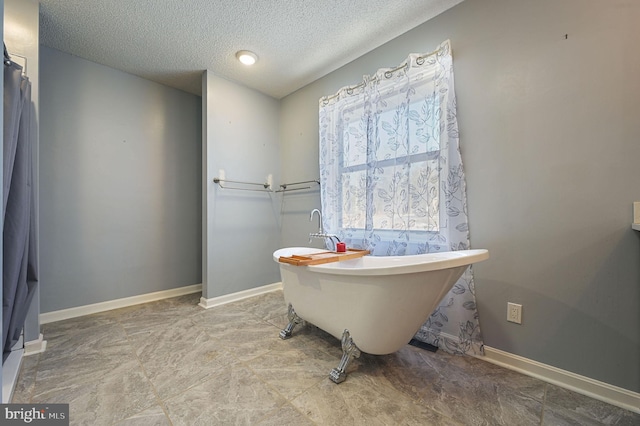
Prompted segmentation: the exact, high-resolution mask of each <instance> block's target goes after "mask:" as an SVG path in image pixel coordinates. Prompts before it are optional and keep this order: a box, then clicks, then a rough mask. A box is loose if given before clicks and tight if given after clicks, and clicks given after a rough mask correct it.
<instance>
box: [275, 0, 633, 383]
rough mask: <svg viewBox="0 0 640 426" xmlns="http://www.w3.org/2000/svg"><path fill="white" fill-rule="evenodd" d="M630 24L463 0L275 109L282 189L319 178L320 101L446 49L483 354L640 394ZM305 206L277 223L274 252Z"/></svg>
mask: <svg viewBox="0 0 640 426" xmlns="http://www.w3.org/2000/svg"><path fill="white" fill-rule="evenodd" d="M639 21H640V3H638V2H637V1H632V0H610V1H601V0H563V1H561V2H559V1H556V0H539V1H536V2H533V1H526V2H525V1H510V0H466V1H465V2H463V3H461V4H459V5H457V6H456V7H454V8H453V9H451V10H449V11H447V12H445V13H443V14H442V15H440V16H438V17H436V18H434V19H433V20H431V21H429V22H427V23H425V24H423V25H421V26H419V27H417V28H415V29H414V30H412V31H410V32H408V33H406V34H404V35H402V36H400V37H398V38H396V39H394V40H392V41H391V42H389V43H387V44H385V45H384V46H382V47H380V48H378V49H376V50H374V51H372V52H371V53H369V54H367V55H365V56H363V57H361V58H359V59H357V60H355V61H353V62H352V63H350V64H348V65H346V66H344V67H342V68H340V69H339V70H337V71H335V72H333V73H331V74H329V75H327V76H326V77H324V78H322V79H320V80H318V81H316V82H314V83H312V84H310V85H309V86H306V87H304V88H302V89H300V90H299V91H297V92H296V93H294V94H292V95H290V96H288V97H286V98H284V99H283V100H282V106H281V108H282V113H281V127H282V129H281V135H282V147H281V156H282V165H283V167H282V175H283V180H287V179H289V178H297V177H298V176H307V175H312V176H316V175H317V173H318V99H319V98H320V97H321V96H323V95H326V94H333V93H335V92H336V91H337V90H338V89H339V88H340V87H342V86H345V85H353V84H355V83H358V82H359V81H360V79H361V77H362V75H363V74H371V73H373V72H374V71H376V70H377V69H378V68H381V67H390V66H395V65H398V64H400V63H401V62H402V61H403V60H404V59H405V58H406V57H407V55H408V54H409V53H410V52H427V51H430V50H431V49H433V48H435V47H436V46H437V45H438V44H439V43H440V42H442V41H443V40H445V39H450V40H451V42H452V47H453V56H454V70H455V78H456V92H457V99H458V120H459V126H460V135H461V151H462V157H463V161H464V163H465V168H466V174H467V190H468V204H469V222H470V232H471V243H472V246H473V247H476V248H480V247H482V248H487V249H489V250H490V252H491V259H490V260H489V261H486V262H484V263H480V264H478V265H476V267H475V277H476V291H477V301H478V309H479V314H480V326H481V328H482V331H483V334H484V338H485V344H486V345H488V346H491V347H494V348H497V349H501V350H504V351H507V352H510V353H513V354H517V355H521V356H524V357H526V358H529V359H532V360H536V361H539V362H542V363H545V364H549V365H552V366H555V367H558V368H561V369H564V370H568V371H572V372H575V373H577V374H580V375H583V376H587V377H591V378H594V379H596V380H600V381H603V382H606V383H610V384H613V385H616V386H620V387H622V388H625V389H629V390H631V391H635V392H639V391H640V363H639V362H638V360H639V359H640V233H638V232H635V231H632V230H631V222H632V209H631V206H632V202H633V201H639V200H640V166H639V163H638V159H640V119H639V117H640V84H639V83H638V82H639V81H640V80H638V76H639V75H640V56H639V55H637V54H635V53H634V52H636V51H637V46H638V45H639V44H640V32H638V30H637V22H639ZM565 35H567V36H566V37H565ZM318 205H319V196H318V195H315V196H314V195H309V196H307V197H306V198H304V197H299V198H298V199H297V203H296V204H295V207H292V208H291V209H290V210H287V211H285V212H284V214H283V218H282V240H283V242H284V243H285V244H286V245H294V244H305V242H306V237H305V235H306V233H308V232H309V230H308V228H307V227H308V222H306V220H308V217H307V216H306V215H308V211H309V210H310V209H312V208H314V207H317V206H318ZM507 301H511V302H516V303H521V304H522V305H523V324H522V325H516V324H512V323H507V322H506V306H507Z"/></svg>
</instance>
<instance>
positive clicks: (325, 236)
mask: <svg viewBox="0 0 640 426" xmlns="http://www.w3.org/2000/svg"><path fill="white" fill-rule="evenodd" d="M316 213H318V232H311V233H310V234H309V243H311V240H312V239H313V238H323V239H325V240H327V239H328V240H329V241H330V242H331V243H332V244H333V246H334V249H336V247H337V244H338V243H339V242H340V238H338V236H337V235H335V234H325V233H324V229H323V228H322V212H320V210H318V209H313V210H311V214H310V215H309V222H312V221H313V215H314V214H316ZM334 239H335V240H336V241H335V242H334V241H333V240H334Z"/></svg>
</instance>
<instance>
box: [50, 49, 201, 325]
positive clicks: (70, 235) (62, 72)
mask: <svg viewBox="0 0 640 426" xmlns="http://www.w3.org/2000/svg"><path fill="white" fill-rule="evenodd" d="M40 52H41V64H40V65H41V69H42V70H43V71H44V72H43V73H42V75H41V80H40V81H41V95H40V100H41V111H42V114H41V122H40V135H41V137H40V138H41V144H40V145H41V149H40V185H41V187H40V225H41V227H40V250H41V277H42V278H41V306H42V308H41V311H42V312H51V311H55V310H59V309H63V308H69V307H75V306H82V305H87V304H91V303H97V302H103V301H107V300H114V299H118V298H123V297H129V296H134V295H139V294H145V293H150V292H154V291H160V290H167V289H171V288H177V287H182V286H186V285H192V284H198V283H200V282H201V276H200V271H201V256H202V254H201V186H200V175H201V152H200V146H201V121H200V120H201V111H200V108H201V106H200V98H199V97H197V96H194V95H191V94H187V93H185V92H181V91H178V90H175V89H171V88H168V87H165V86H162V85H159V84H156V83H153V82H150V81H147V80H144V79H141V78H139V77H135V76H133V75H130V74H126V73H123V72H120V71H117V70H114V69H112V68H108V67H105V66H102V65H98V64H96V63H93V62H89V61H86V60H83V59H80V58H77V57H74V56H71V55H68V54H65V53H62V52H59V51H56V50H53V49H49V48H46V47H41V51H40Z"/></svg>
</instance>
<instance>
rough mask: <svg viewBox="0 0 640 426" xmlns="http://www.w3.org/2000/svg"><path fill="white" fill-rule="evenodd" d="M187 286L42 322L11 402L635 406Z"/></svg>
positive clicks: (272, 412)
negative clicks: (351, 347) (348, 346)
mask: <svg viewBox="0 0 640 426" xmlns="http://www.w3.org/2000/svg"><path fill="white" fill-rule="evenodd" d="M198 298H199V295H198V294H194V295H188V296H182V297H177V298H173V299H166V300H162V301H158V302H152V303H146V304H143V305H138V306H133V307H128V308H123V309H118V310H114V311H110V312H105V313H101V314H95V315H90V316H86V317H82V318H75V319H71V320H66V321H60V322H57V323H51V324H46V325H44V326H43V333H44V336H45V339H46V340H47V342H48V346H47V350H46V352H45V353H43V354H40V355H34V356H30V357H26V358H24V361H23V366H22V370H21V373H20V377H19V379H18V383H17V387H16V391H15V393H14V397H13V402H16V403H21V402H23V403H69V404H70V417H71V424H74V425H76V424H77V425H189V426H194V425H207V426H208V425H278V426H282V425H296V426H304V425H314V424H324V425H332V426H333V425H367V426H371V425H421V426H422V425H601V424H605V425H639V424H640V415H639V414H634V413H632V412H629V411H625V410H622V409H620V408H617V407H613V406H610V405H607V404H604V403H601V402H599V401H595V400H592V399H589V398H586V397H583V396H581V395H578V394H576V393H573V392H570V391H567V390H564V389H561V388H559V387H556V386H553V385H550V384H546V383H544V382H541V381H539V380H536V379H533V378H530V377H527V376H524V375H521V374H518V373H515V372H513V371H510V370H506V369H503V368H500V367H497V366H495V365H493V364H490V363H488V362H484V361H482V360H478V359H475V358H472V357H460V356H451V355H448V354H446V353H444V352H443V351H438V352H437V353H432V352H428V351H425V350H422V349H418V348H415V347H412V346H406V347H405V348H403V349H402V350H400V351H398V352H396V353H394V354H391V355H385V356H372V355H367V354H363V355H362V357H361V358H359V359H357V360H355V361H354V362H353V363H352V364H351V365H350V366H349V369H348V373H349V376H348V377H347V380H346V381H345V382H344V383H342V384H340V385H336V384H334V383H333V382H331V381H330V380H329V379H328V377H327V375H328V372H329V371H330V370H331V369H332V368H333V367H335V366H337V364H338V362H339V359H340V356H341V349H340V342H339V341H338V340H337V339H335V338H333V337H331V336H329V335H327V334H326V333H324V332H323V331H321V330H319V329H317V328H315V327H312V326H306V327H304V328H298V329H296V330H295V331H294V335H293V337H292V338H291V339H289V340H281V339H280V338H279V337H278V333H279V330H280V329H281V328H283V327H284V326H285V325H286V308H285V306H284V300H283V296H282V292H281V291H276V292H272V293H268V294H264V295H261V296H257V297H253V298H250V299H245V300H242V301H239V302H235V303H230V304H227V305H224V306H220V307H216V308H213V309H209V310H204V309H202V308H200V307H198V306H197V305H196V303H197V302H198Z"/></svg>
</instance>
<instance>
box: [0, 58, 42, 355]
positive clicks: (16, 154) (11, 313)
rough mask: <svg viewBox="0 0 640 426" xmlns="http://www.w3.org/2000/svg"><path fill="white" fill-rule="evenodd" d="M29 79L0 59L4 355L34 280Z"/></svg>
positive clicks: (17, 331)
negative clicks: (0, 80)
mask: <svg viewBox="0 0 640 426" xmlns="http://www.w3.org/2000/svg"><path fill="white" fill-rule="evenodd" d="M30 129H31V83H30V82H29V79H28V78H27V77H25V76H23V75H22V67H21V66H19V65H17V64H15V63H14V62H12V61H11V60H10V59H9V58H8V57H7V56H6V50H5V59H4V134H3V137H4V140H3V142H4V146H3V155H4V157H3V166H4V170H3V176H2V179H3V207H4V209H3V259H2V260H3V269H2V287H3V288H2V315H3V316H2V348H3V353H2V360H3V362H4V360H5V359H6V358H7V356H8V355H9V353H10V351H11V348H12V347H13V346H14V345H15V343H16V342H17V341H18V339H19V338H20V333H21V331H22V328H23V326H24V321H25V318H26V315H27V310H28V308H29V305H30V303H31V299H32V298H33V295H34V293H35V289H36V286H37V284H38V278H37V270H36V252H35V248H36V240H35V239H36V232H35V214H34V204H35V199H34V196H35V194H34V192H33V191H32V188H33V187H32V182H33V168H32V164H33V162H32V151H31V150H32V140H31V134H30Z"/></svg>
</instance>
